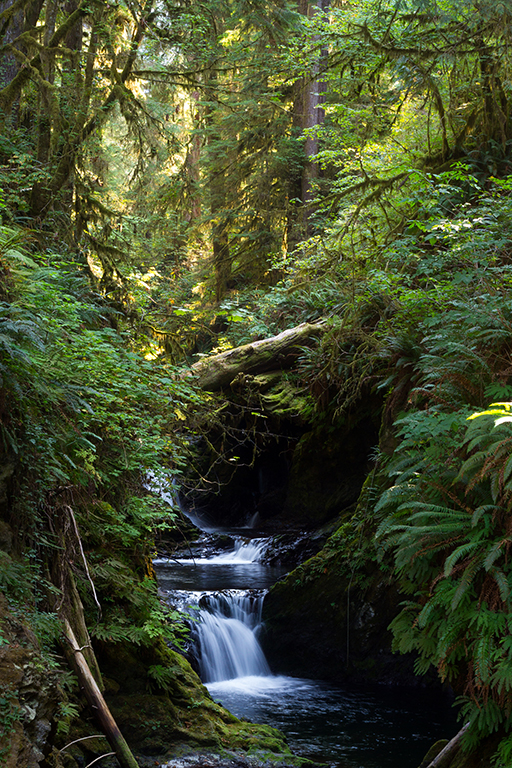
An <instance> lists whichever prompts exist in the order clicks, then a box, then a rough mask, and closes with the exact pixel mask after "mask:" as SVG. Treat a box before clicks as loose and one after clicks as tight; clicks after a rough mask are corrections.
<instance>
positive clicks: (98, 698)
mask: <svg viewBox="0 0 512 768" xmlns="http://www.w3.org/2000/svg"><path fill="white" fill-rule="evenodd" d="M64 632H65V635H66V639H67V641H68V643H69V649H68V651H67V655H68V656H69V657H70V660H71V662H72V665H73V667H74V669H75V671H76V674H77V677H78V681H79V683H80V685H81V686H82V688H83V691H84V694H85V698H86V699H87V701H88V702H89V706H90V707H91V709H92V710H93V712H94V714H95V716H96V719H97V721H98V724H99V725H100V727H101V728H102V729H103V732H104V734H105V736H106V737H107V739H108V742H109V744H110V746H111V747H112V749H113V750H114V752H115V754H116V757H117V759H118V760H119V763H120V765H121V766H122V768H139V765H138V763H137V761H136V759H135V758H134V756H133V754H132V752H131V750H130V747H129V746H128V744H127V743H126V741H125V738H124V736H123V735H122V733H121V731H120V730H119V728H118V726H117V723H116V721H115V720H114V718H113V717H112V714H111V712H110V710H109V708H108V707H107V703H106V701H105V699H104V698H103V695H102V693H101V691H100V689H99V688H98V684H97V683H96V680H95V679H94V677H93V676H92V674H91V670H90V669H89V665H88V664H87V662H86V660H85V656H84V655H83V653H82V649H81V648H80V646H79V645H78V643H77V641H76V637H75V633H74V632H73V630H72V628H71V624H70V623H69V621H68V620H67V619H64Z"/></svg>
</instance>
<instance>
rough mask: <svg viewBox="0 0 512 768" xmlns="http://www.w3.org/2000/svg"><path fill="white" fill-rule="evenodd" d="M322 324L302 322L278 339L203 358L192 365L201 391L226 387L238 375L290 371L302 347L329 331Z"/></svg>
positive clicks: (254, 343)
mask: <svg viewBox="0 0 512 768" xmlns="http://www.w3.org/2000/svg"><path fill="white" fill-rule="evenodd" d="M328 327H329V326H328V325H327V324H326V323H325V321H321V322H319V323H302V324H301V325H297V326H296V327H295V328H289V329H288V330H286V331H283V332H282V333H279V334H278V335H277V336H272V337H270V338H268V339H261V340H260V341H253V342H251V343H250V344H244V345H243V346H241V347H235V349H229V350H228V351H227V352H221V353H220V354H218V355H211V356H210V357H203V358H202V359H201V360H199V361H198V362H197V363H194V364H193V365H192V366H191V370H192V373H193V374H194V375H195V376H196V377H197V380H198V383H199V386H200V387H201V389H204V390H206V391H207V392H215V391H216V390H219V389H222V388H223V387H227V386H229V385H230V384H231V382H232V381H234V380H235V379H236V378H237V377H238V376H239V375H240V374H247V375H252V376H254V375H255V374H259V373H265V372H267V371H274V370H276V369H280V370H285V369H286V368H290V367H291V366H292V365H293V363H294V362H295V361H296V360H297V358H298V356H299V355H300V352H301V349H302V347H308V346H311V345H312V344H313V343H314V341H315V340H316V339H318V338H319V337H320V336H322V334H323V333H325V331H326V330H327V329H328Z"/></svg>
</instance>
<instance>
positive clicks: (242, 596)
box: [155, 536, 457, 768]
mask: <svg viewBox="0 0 512 768" xmlns="http://www.w3.org/2000/svg"><path fill="white" fill-rule="evenodd" d="M268 541H269V540H267V539H262V538H258V539H256V538H245V537H242V536H235V537H234V538H233V544H232V548H231V549H230V550H227V551H225V552H222V553H220V554H213V555H212V554H209V555H207V556H201V555H200V556H199V557H196V558H194V559H192V558H191V557H190V555H189V556H188V557H183V558H178V560H165V559H159V560H156V561H155V568H156V571H157V575H158V579H159V585H160V589H161V592H162V594H163V595H165V596H166V599H167V600H168V601H169V602H170V603H171V604H172V605H175V606H178V607H180V609H181V610H184V611H188V612H189V613H191V614H193V615H194V617H195V621H194V622H193V626H194V629H193V633H194V640H195V653H196V656H197V659H198V663H199V668H200V671H201V677H202V680H203V682H204V683H205V685H206V686H207V688H208V690H209V691H210V693H211V695H212V697H213V698H214V699H215V700H216V701H219V702H221V703H222V704H223V705H224V706H225V707H227V709H229V710H230V711H231V712H232V713H233V714H235V715H237V716H238V717H244V718H247V719H249V720H251V721H253V722H258V723H266V724H268V725H272V726H274V727H276V728H279V729H280V730H281V731H283V732H284V733H285V734H286V735H287V738H288V742H289V744H290V747H291V748H292V749H293V750H294V751H295V752H296V753H297V754H300V755H302V756H304V757H308V758H310V759H312V760H318V761H322V762H325V763H327V764H328V765H330V766H332V767H333V768H334V767H336V768H417V766H418V765H419V764H420V763H421V761H422V758H423V757H424V755H425V753H426V751H427V750H428V749H429V747H430V746H431V745H432V743H433V742H435V741H437V740H438V739H440V738H446V737H450V736H452V735H453V734H455V732H456V731H457V724H456V721H455V717H454V715H453V713H452V711H451V709H450V708H449V706H448V705H446V706H443V705H442V704H441V705H440V703H439V695H438V693H435V692H428V691H418V690H414V691H412V690H411V691H409V690H404V689H403V688H401V689H398V688H396V689H390V688H385V687H378V688H372V689H369V688H352V687H351V688H350V689H348V688H342V687H340V686H334V685H330V684H328V683H326V682H322V681H318V680H308V679H302V678H294V677H288V676H284V675H280V674H279V670H271V669H270V667H269V665H268V663H267V660H266V659H265V656H264V654H263V651H262V650H261V647H260V645H259V642H258V634H259V631H260V622H261V618H260V617H261V606H262V601H263V599H264V596H265V592H266V590H268V588H269V587H270V586H272V584H273V583H274V582H275V581H276V580H277V579H279V578H280V577H281V576H283V575H284V569H282V568H276V567H270V566H267V565H264V564H263V563H262V562H261V561H262V558H264V552H265V547H266V544H267V543H268ZM208 547H209V549H208V551H209V552H211V536H210V537H208ZM307 620H308V619H307V616H305V617H304V621H305V622H307Z"/></svg>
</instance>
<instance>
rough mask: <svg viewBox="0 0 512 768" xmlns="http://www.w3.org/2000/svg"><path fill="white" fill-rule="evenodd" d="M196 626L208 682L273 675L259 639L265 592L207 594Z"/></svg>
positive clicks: (204, 679)
mask: <svg viewBox="0 0 512 768" xmlns="http://www.w3.org/2000/svg"><path fill="white" fill-rule="evenodd" d="M201 602H202V604H203V606H205V608H206V610H205V609H203V610H202V611H201V613H200V620H199V622H198V623H197V625H196V627H195V631H196V635H197V646H198V656H199V667H200V670H201V679H202V680H203V682H205V683H213V682H219V681H222V680H233V679H235V678H242V677H247V676H261V675H270V668H269V666H268V664H267V660H266V659H265V655H264V653H263V651H262V650H261V647H260V644H259V642H258V639H257V634H258V630H259V628H260V625H261V609H262V605H263V596H262V595H247V594H244V593H240V592H236V591H229V592H222V593H217V594H213V595H207V596H204V597H203V598H202V600H201Z"/></svg>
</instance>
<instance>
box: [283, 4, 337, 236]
mask: <svg viewBox="0 0 512 768" xmlns="http://www.w3.org/2000/svg"><path fill="white" fill-rule="evenodd" d="M329 6H330V0H316V2H310V0H299V3H298V10H299V13H301V14H302V15H303V16H307V17H308V18H312V17H313V16H314V14H315V13H317V12H318V11H320V12H322V13H324V12H325V11H327V10H328V9H329ZM326 58H327V50H326V49H322V51H321V52H320V55H319V57H318V59H317V60H316V62H314V64H313V66H312V68H311V74H310V76H309V77H308V78H304V77H303V78H301V80H299V81H298V82H297V83H296V84H295V86H294V89H295V94H294V98H293V127H294V128H295V130H296V131H297V132H300V133H304V132H307V131H309V133H306V140H305V145H304V155H305V159H304V167H303V169H302V177H301V179H300V184H299V183H298V184H297V186H296V189H295V190H292V194H291V196H292V197H293V198H296V197H299V198H300V199H301V201H302V220H301V221H300V222H295V223H294V222H289V224H288V248H289V249H290V250H293V249H294V248H295V246H296V244H297V243H298V241H299V240H300V239H303V238H305V237H310V236H311V235H312V234H313V232H312V226H311V200H312V198H313V191H312V186H313V184H314V182H315V181H316V180H317V179H318V178H319V177H320V171H321V169H320V166H319V164H318V163H317V162H316V161H315V156H316V155H317V154H318V151H319V141H318V135H317V133H316V129H317V128H318V126H320V125H322V124H323V122H324V118H325V112H324V109H323V106H322V104H323V102H324V98H325V96H324V94H325V91H326V83H325V82H323V80H322V75H321V72H322V69H323V68H324V66H325V63H326Z"/></svg>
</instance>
